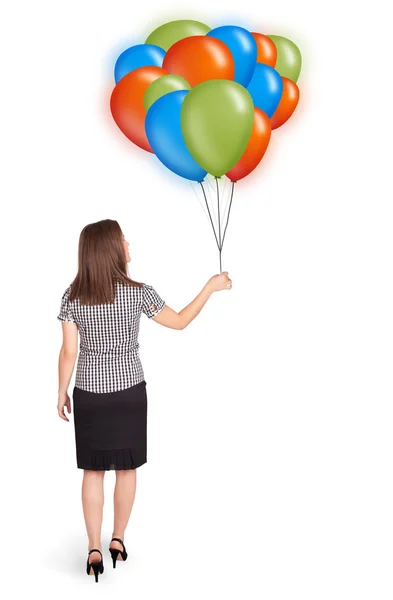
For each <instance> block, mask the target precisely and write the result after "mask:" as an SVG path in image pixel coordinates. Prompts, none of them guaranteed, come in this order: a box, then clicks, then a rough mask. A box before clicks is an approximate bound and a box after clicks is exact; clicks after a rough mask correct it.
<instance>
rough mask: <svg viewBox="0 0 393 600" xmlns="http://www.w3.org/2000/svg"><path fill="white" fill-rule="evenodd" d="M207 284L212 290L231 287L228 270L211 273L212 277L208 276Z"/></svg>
mask: <svg viewBox="0 0 393 600" xmlns="http://www.w3.org/2000/svg"><path fill="white" fill-rule="evenodd" d="M207 285H208V286H209V287H210V289H211V290H212V291H213V292H220V291H221V290H230V289H232V279H229V277H228V271H223V272H222V273H220V274H219V275H213V277H210V279H209V281H208V282H207Z"/></svg>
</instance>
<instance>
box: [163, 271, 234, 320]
mask: <svg viewBox="0 0 393 600" xmlns="http://www.w3.org/2000/svg"><path fill="white" fill-rule="evenodd" d="M231 288H232V280H231V279H229V277H228V271H224V272H223V273H221V274H219V275H213V277H211V278H210V279H209V281H208V282H207V283H206V285H204V286H203V288H202V290H201V291H200V292H199V294H198V295H197V296H196V298H194V300H192V302H190V303H189V304H187V306H185V307H184V308H183V309H182V310H180V311H179V312H176V311H175V310H173V309H172V308H170V307H169V306H168V305H167V304H166V305H165V306H164V308H163V309H162V311H161V312H159V313H158V315H156V316H155V317H152V318H153V319H154V321H156V322H157V323H159V324H160V325H163V326H164V327H169V328H170V329H185V328H186V327H187V325H189V324H190V323H191V321H193V320H194V319H195V317H196V316H197V315H199V313H200V312H201V310H202V308H203V307H204V306H205V304H206V302H207V301H208V300H209V298H210V296H211V295H212V294H213V292H219V291H221V290H230V289H231Z"/></svg>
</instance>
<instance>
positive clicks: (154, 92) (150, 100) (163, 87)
mask: <svg viewBox="0 0 393 600" xmlns="http://www.w3.org/2000/svg"><path fill="white" fill-rule="evenodd" d="M190 89H191V86H190V84H189V83H188V81H186V80H185V79H184V77H180V75H172V74H170V75H163V76H162V77H159V78H158V79H156V80H155V81H153V83H151V84H150V85H149V87H148V88H147V90H146V92H145V95H144V97H143V104H144V106H145V110H146V112H147V111H148V110H149V108H150V107H151V105H152V104H154V102H155V101H156V100H158V98H161V96H165V94H169V92H175V91H176V90H190Z"/></svg>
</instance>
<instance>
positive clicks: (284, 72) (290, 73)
mask: <svg viewBox="0 0 393 600" xmlns="http://www.w3.org/2000/svg"><path fill="white" fill-rule="evenodd" d="M268 37H269V38H270V39H271V40H272V41H273V42H274V43H275V45H276V48H277V62H276V65H275V69H276V71H278V72H279V73H280V75H281V77H287V78H288V79H291V80H292V81H294V82H295V83H296V81H297V80H298V79H299V75H300V69H301V68H302V56H301V54H300V50H299V48H298V47H297V46H296V44H294V43H293V42H291V40H288V39H287V38H284V37H281V36H280V35H269V36H268Z"/></svg>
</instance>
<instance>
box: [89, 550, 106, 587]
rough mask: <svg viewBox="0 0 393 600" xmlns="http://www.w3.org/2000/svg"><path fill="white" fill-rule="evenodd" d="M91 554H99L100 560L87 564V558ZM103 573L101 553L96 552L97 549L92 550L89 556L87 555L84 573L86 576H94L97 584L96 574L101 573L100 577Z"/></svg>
mask: <svg viewBox="0 0 393 600" xmlns="http://www.w3.org/2000/svg"><path fill="white" fill-rule="evenodd" d="M92 552H99V553H100V554H101V560H99V561H96V562H92V563H91V562H89V557H90V554H91V553H92ZM92 571H93V572H92ZM103 572H104V563H103V560H102V552H101V550H98V549H97V548H92V549H91V550H90V551H89V554H88V555H87V565H86V573H87V574H88V575H93V574H94V577H95V579H96V583H97V582H98V573H101V575H102V573H103Z"/></svg>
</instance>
